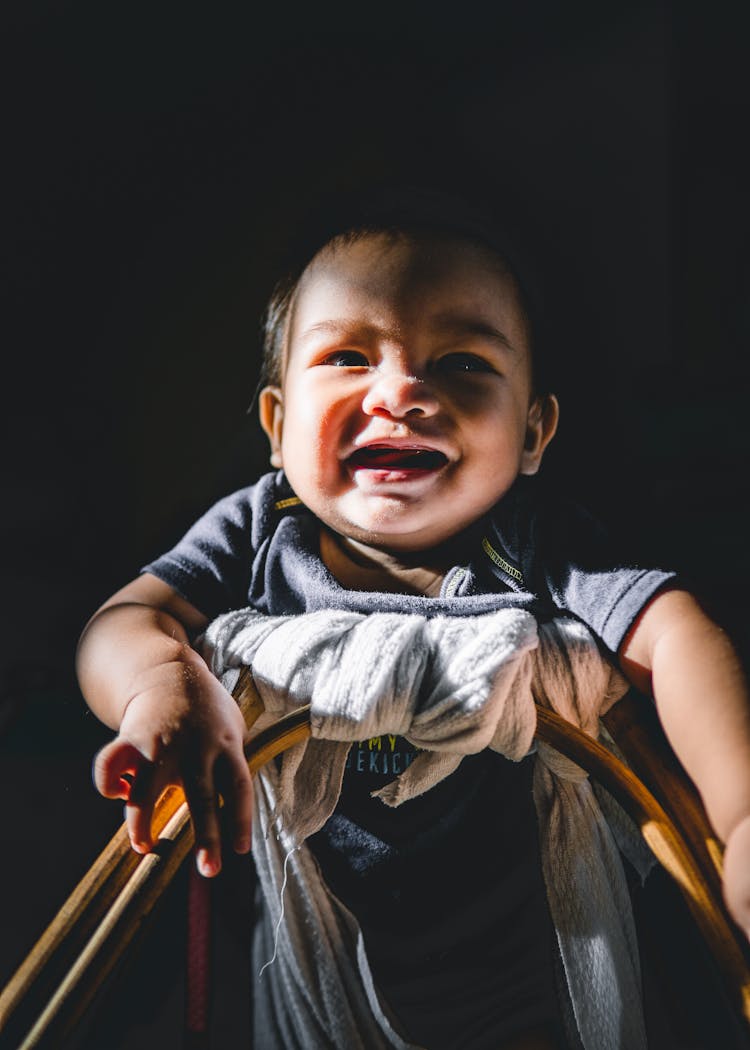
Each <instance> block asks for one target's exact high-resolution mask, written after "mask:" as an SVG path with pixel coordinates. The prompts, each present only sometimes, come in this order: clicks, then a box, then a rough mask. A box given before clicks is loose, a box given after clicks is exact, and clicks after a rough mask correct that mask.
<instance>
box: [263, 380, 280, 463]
mask: <svg viewBox="0 0 750 1050" xmlns="http://www.w3.org/2000/svg"><path fill="white" fill-rule="evenodd" d="M258 410H259V413H260V425H261V426H262V427H263V429H264V430H265V432H266V434H267V435H268V440H269V441H270V442H271V466H272V467H283V466H284V464H283V463H282V461H281V435H282V433H283V430H284V395H283V393H282V392H281V387H278V386H265V387H263V389H262V390H261V392H260V395H259V398H258Z"/></svg>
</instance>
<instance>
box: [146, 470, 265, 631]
mask: <svg viewBox="0 0 750 1050" xmlns="http://www.w3.org/2000/svg"><path fill="white" fill-rule="evenodd" d="M258 497H259V492H258V486H255V485H253V486H249V487H248V488H244V489H240V490H239V491H238V492H234V493H232V495H230V496H226V497H225V498H224V499H221V500H219V502H218V503H216V504H215V505H214V506H213V507H211V509H210V510H209V511H207V512H206V513H205V514H204V515H203V516H202V517H201V518H199V519H198V521H196V523H195V524H194V525H193V526H192V527H191V528H190V529H189V530H188V531H187V533H186V534H185V535H184V536H183V538H182V539H181V540H180V541H179V543H177V544H176V545H175V546H174V547H173V548H172V549H171V550H170V551H168V552H167V553H166V554H163V555H161V557H158V558H156V559H155V560H154V561H152V562H150V563H149V564H148V565H144V566H143V568H142V569H141V572H149V573H152V574H153V575H154V576H158V578H159V579H160V580H163V581H164V582H165V583H167V584H169V586H170V587H173V588H174V590H175V591H177V593H178V594H180V595H181V596H182V597H183V598H185V599H186V600H187V601H189V602H190V603H191V605H194V606H195V608H196V609H198V610H199V611H200V612H202V613H203V615H204V616H206V617H208V618H209V619H213V618H214V617H215V616H217V615H218V614H219V613H221V612H225V611H227V610H228V609H236V608H240V607H242V606H244V605H247V600H248V588H249V583H250V577H251V572H252V564H253V558H254V553H255V546H256V544H255V543H254V542H253V541H254V539H256V538H257V537H256V536H255V535H254V534H255V533H256V532H257V529H254V527H253V526H254V518H257V503H258ZM254 512H255V513H254Z"/></svg>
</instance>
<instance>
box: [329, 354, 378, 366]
mask: <svg viewBox="0 0 750 1050" xmlns="http://www.w3.org/2000/svg"><path fill="white" fill-rule="evenodd" d="M369 363H370V362H369V361H368V360H367V358H366V357H365V355H364V354H363V353H362V352H361V351H360V350H334V352H333V353H332V354H328V356H327V357H326V358H325V359H324V360H323V361H322V364H324V365H333V367H334V368H362V367H367V365H369Z"/></svg>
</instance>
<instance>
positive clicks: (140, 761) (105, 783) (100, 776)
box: [93, 737, 149, 799]
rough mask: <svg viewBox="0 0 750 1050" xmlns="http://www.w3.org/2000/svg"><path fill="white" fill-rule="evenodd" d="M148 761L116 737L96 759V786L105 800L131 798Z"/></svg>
mask: <svg viewBox="0 0 750 1050" xmlns="http://www.w3.org/2000/svg"><path fill="white" fill-rule="evenodd" d="M148 765H149V762H148V759H146V758H145V757H144V756H143V754H142V753H141V752H140V751H139V750H138V748H137V747H134V746H133V745H132V744H130V743H128V742H127V741H126V740H122V739H121V738H120V737H115V739H114V740H112V741H110V743H109V744H107V745H106V747H103V748H102V749H101V751H100V752H99V753H98V754H97V755H96V757H95V758H94V768H93V776H94V784H95V785H96V790H97V791H98V792H99V793H100V794H101V795H104V797H105V798H123V799H127V798H130V793H131V788H132V784H133V782H134V780H135V778H136V777H137V776H138V774H139V773H140V771H141V770H142V769H143V768H144V767H146V766H148Z"/></svg>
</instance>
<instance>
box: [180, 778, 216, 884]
mask: <svg viewBox="0 0 750 1050" xmlns="http://www.w3.org/2000/svg"><path fill="white" fill-rule="evenodd" d="M183 786H184V788H185V797H186V798H187V803H188V806H189V808H190V816H191V817H192V818H193V828H194V830H195V849H196V858H195V860H196V864H197V865H198V871H199V872H200V873H201V875H205V877H206V878H212V877H213V876H214V875H218V874H219V872H220V871H221V829H220V825H219V796H218V793H217V791H216V786H215V783H214V775H213V765H208V766H206V767H204V768H203V769H202V770H201V771H200V772H199V773H197V774H195V775H193V776H190V777H188V776H186V777H185V778H184V780H183Z"/></svg>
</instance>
